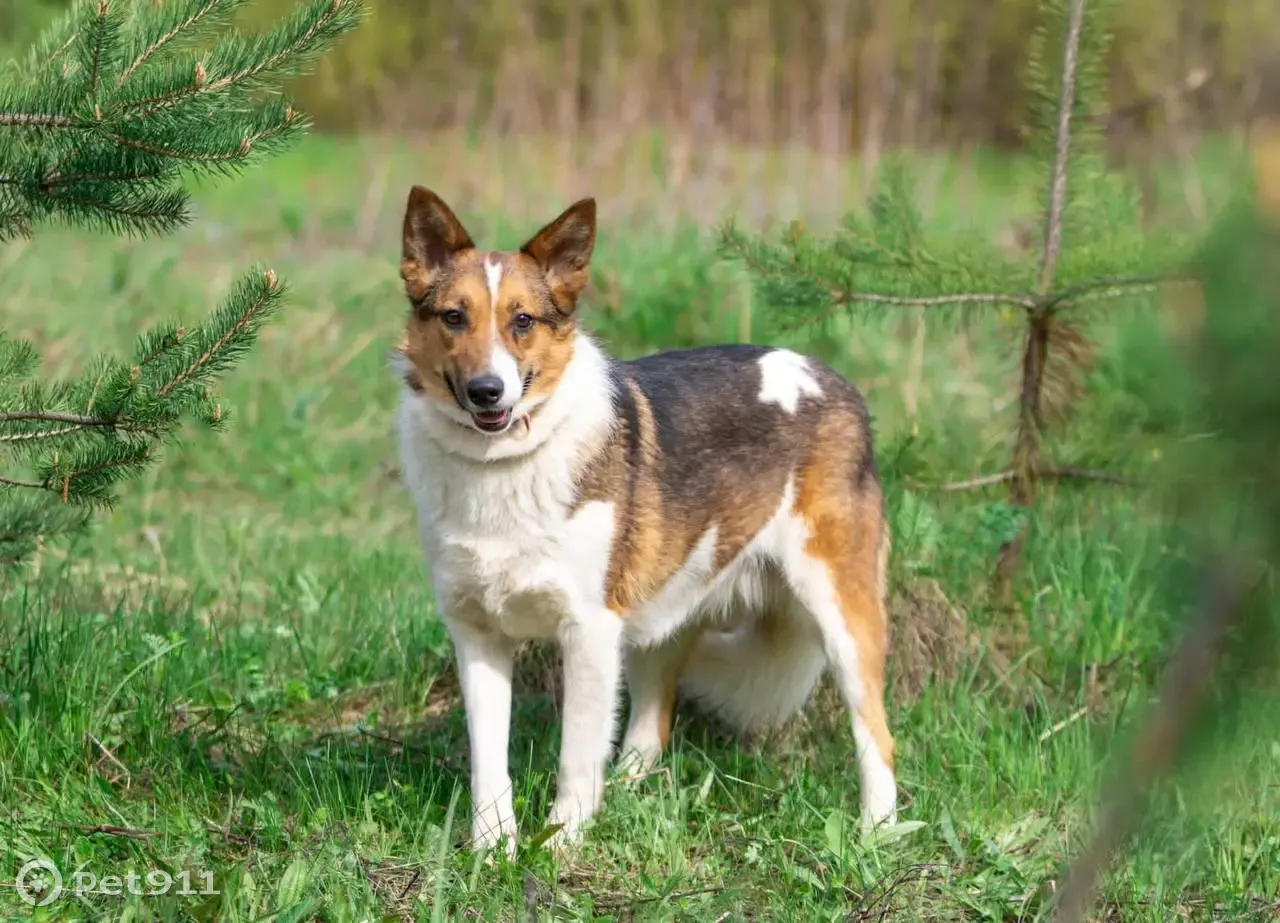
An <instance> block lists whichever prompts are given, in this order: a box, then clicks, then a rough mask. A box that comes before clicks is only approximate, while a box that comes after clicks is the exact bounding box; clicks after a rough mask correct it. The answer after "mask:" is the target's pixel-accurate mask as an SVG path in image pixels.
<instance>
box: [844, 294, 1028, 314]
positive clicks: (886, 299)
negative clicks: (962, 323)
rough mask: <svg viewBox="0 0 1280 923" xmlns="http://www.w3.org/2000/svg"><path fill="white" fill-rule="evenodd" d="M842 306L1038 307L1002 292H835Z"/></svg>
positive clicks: (1022, 297)
mask: <svg viewBox="0 0 1280 923" xmlns="http://www.w3.org/2000/svg"><path fill="white" fill-rule="evenodd" d="M833 295H834V298H835V299H836V301H837V302H838V303H839V304H841V305H852V304H858V303H866V304H887V305H897V306H900V307H904V308H911V307H921V308H937V307H943V306H946V305H956V304H984V305H1012V306H1014V307H1019V308H1026V309H1028V310H1030V309H1032V308H1034V307H1036V300H1035V299H1034V298H1032V297H1030V296H1029V295H1019V294H1016V293H1012V294H1002V293H1000V292H957V293H956V294H954V295H922V296H909V295H880V294H877V293H875V292H835V293H833Z"/></svg>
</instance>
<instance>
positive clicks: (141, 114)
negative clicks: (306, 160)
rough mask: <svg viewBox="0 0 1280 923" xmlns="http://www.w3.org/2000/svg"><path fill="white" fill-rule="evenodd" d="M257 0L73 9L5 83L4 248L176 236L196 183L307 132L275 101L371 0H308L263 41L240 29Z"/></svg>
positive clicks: (108, 2)
mask: <svg viewBox="0 0 1280 923" xmlns="http://www.w3.org/2000/svg"><path fill="white" fill-rule="evenodd" d="M246 2H247V0H171V2H169V3H166V4H164V5H159V4H157V5H140V6H137V7H135V8H134V9H133V11H132V15H126V4H124V3H123V2H122V0H114V2H112V0H95V2H93V3H91V4H89V5H85V4H82V3H78V4H76V5H74V6H73V7H72V8H71V9H70V11H69V12H68V14H67V16H66V17H65V18H64V20H63V21H62V22H60V23H59V24H58V25H57V26H56V27H54V28H53V29H51V30H50V31H49V33H47V35H46V36H45V37H44V38H42V40H41V42H40V43H39V46H38V47H39V48H40V49H43V50H45V52H46V54H47V55H54V56H56V55H58V54H64V55H65V53H66V52H67V51H72V52H74V54H73V55H72V56H71V57H66V58H65V60H64V63H63V66H62V67H61V68H60V69H59V70H57V71H50V70H48V69H47V68H46V66H45V65H46V64H47V58H46V57H45V56H41V55H39V53H36V54H33V55H32V58H31V59H30V60H29V61H28V66H27V70H26V72H25V74H23V75H21V77H20V79H19V80H18V81H17V82H15V83H14V84H12V85H11V86H0V174H2V175H3V183H2V185H3V189H4V197H3V198H0V239H7V238H9V237H11V236H14V235H19V234H23V235H25V234H28V233H30V231H31V228H32V227H34V226H38V225H39V224H41V223H44V222H48V221H55V220H62V221H66V222H70V223H75V224H84V223H88V224H96V225H98V226H101V227H105V228H106V229H108V230H110V231H112V232H117V233H123V232H129V233H135V232H136V233H142V234H151V233H166V232H168V231H171V230H173V229H175V228H177V227H179V226H182V225H184V224H185V223H187V221H188V220H189V212H188V202H189V194H188V192H187V190H186V189H185V188H184V187H183V185H182V182H181V181H182V179H183V178H184V176H185V175H188V174H198V173H201V172H204V173H209V172H214V173H218V174H221V175H230V174H232V173H235V172H236V171H238V170H240V169H242V168H243V167H245V166H247V165H248V164H250V163H251V162H253V159H254V158H255V157H258V156H260V155H263V154H269V153H271V152H273V151H276V150H279V149H280V148H281V147H282V146H283V145H284V144H286V143H288V142H289V141H290V140H292V139H294V138H296V137H297V136H298V135H299V134H300V133H301V132H302V131H303V130H304V129H305V127H306V120H305V118H303V117H302V116H301V115H300V114H299V113H298V112H296V111H295V110H294V109H293V108H292V107H291V106H290V105H289V104H288V102H287V101H286V100H281V99H279V98H278V97H272V96H266V95H264V94H263V93H262V92H261V91H263V90H273V89H275V88H276V86H275V85H276V84H278V83H279V81H281V80H282V79H283V78H285V77H287V76H289V75H292V74H295V73H300V72H301V71H302V70H303V69H304V66H305V65H307V64H308V63H309V62H310V61H312V60H313V59H314V58H315V57H316V56H317V55H318V54H320V53H322V52H323V51H324V50H325V49H326V48H328V47H329V46H330V45H331V44H332V43H333V42H334V41H336V40H337V39H338V38H339V37H341V36H342V35H344V34H345V33H346V32H348V31H350V30H351V29H353V28H355V27H356V26H357V25H359V23H360V22H361V21H362V19H363V17H364V15H365V13H366V12H367V7H366V5H365V4H364V2H363V0H302V2H300V3H299V5H298V6H296V7H295V8H294V10H293V11H292V13H291V14H290V15H289V16H287V17H286V18H285V19H284V21H282V22H281V23H279V24H278V25H277V26H275V27H274V28H273V29H271V30H269V31H268V32H267V33H266V34H263V35H243V34H240V33H238V32H235V31H234V30H232V31H228V32H226V33H225V34H223V35H219V36H216V37H215V39H214V41H213V42H212V43H211V44H210V47H208V48H206V49H203V50H200V49H192V48H190V47H189V46H190V44H191V42H192V40H193V39H194V38H196V37H197V36H200V35H203V34H204V33H205V32H207V31H209V30H210V29H212V28H214V27H220V26H222V25H229V24H230V21H231V16H232V14H233V13H234V12H235V10H236V9H238V8H239V7H241V6H243V5H244V3H246Z"/></svg>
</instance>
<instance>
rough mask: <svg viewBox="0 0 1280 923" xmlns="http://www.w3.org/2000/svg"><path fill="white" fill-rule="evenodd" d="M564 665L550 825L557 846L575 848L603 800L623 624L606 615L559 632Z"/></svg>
mask: <svg viewBox="0 0 1280 923" xmlns="http://www.w3.org/2000/svg"><path fill="white" fill-rule="evenodd" d="M559 640H560V652H561V660H562V662H563V665H564V703H563V706H562V708H561V711H562V714H563V721H562V724H561V739H560V775H559V778H558V779H557V780H556V798H555V802H554V803H553V804H552V806H551V814H550V816H549V817H548V818H547V823H548V824H561V825H563V826H562V827H561V829H560V830H559V831H558V832H557V833H556V834H555V841H554V843H556V844H560V845H564V844H570V843H576V842H577V841H578V840H579V839H580V838H581V835H582V831H581V828H582V825H583V824H584V823H586V822H587V821H588V820H590V819H591V816H592V815H593V814H594V813H595V812H596V809H597V808H599V807H600V802H601V801H602V800H603V798H604V775H605V767H606V765H607V763H608V761H609V755H610V752H611V751H612V749H613V732H614V726H615V718H616V713H617V700H618V687H619V685H620V682H621V676H620V674H621V669H622V620H621V619H620V618H618V617H617V616H616V615H614V614H613V613H612V612H610V611H608V610H599V611H596V612H594V613H591V614H589V615H587V616H585V617H581V618H576V619H572V620H570V621H566V622H565V623H564V624H563V625H562V626H561V628H560V631H559Z"/></svg>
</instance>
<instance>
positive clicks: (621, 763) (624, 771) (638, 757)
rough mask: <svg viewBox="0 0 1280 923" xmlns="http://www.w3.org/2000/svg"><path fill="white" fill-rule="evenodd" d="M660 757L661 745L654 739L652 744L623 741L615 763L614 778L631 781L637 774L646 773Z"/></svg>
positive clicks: (656, 763)
mask: <svg viewBox="0 0 1280 923" xmlns="http://www.w3.org/2000/svg"><path fill="white" fill-rule="evenodd" d="M661 758H662V746H661V744H658V743H657V742H656V741H655V742H654V743H653V744H648V743H645V742H639V743H628V742H624V743H623V746H622V754H621V755H620V756H619V757H618V761H617V763H616V764H615V772H616V778H617V779H618V780H619V781H632V780H633V779H634V778H635V777H637V776H643V775H646V774H648V773H649V772H650V771H652V769H653V767H654V766H656V765H658V760H660V759H661Z"/></svg>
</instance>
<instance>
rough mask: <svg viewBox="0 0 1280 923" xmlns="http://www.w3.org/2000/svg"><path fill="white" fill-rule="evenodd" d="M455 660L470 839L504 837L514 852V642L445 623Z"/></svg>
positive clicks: (477, 843)
mask: <svg viewBox="0 0 1280 923" xmlns="http://www.w3.org/2000/svg"><path fill="white" fill-rule="evenodd" d="M449 631H450V633H451V634H452V635H453V646H454V651H455V653H456V655H457V658H458V677H459V680H460V682H461V684H462V700H463V707H464V708H465V709H466V713H467V737H468V739H469V742H470V745H471V811H472V813H471V838H472V845H473V846H474V847H475V848H489V847H492V846H495V845H497V843H498V841H499V840H500V839H502V837H504V836H505V837H506V838H507V842H506V853H507V855H508V856H514V855H515V852H516V815H515V809H514V807H513V804H512V797H511V776H510V773H509V770H508V767H507V743H508V740H509V738H510V735H511V670H512V664H513V663H514V660H515V646H514V645H513V644H512V643H511V642H510V641H509V640H508V639H507V638H504V637H502V636H501V635H497V634H494V633H491V632H487V631H482V630H480V629H478V628H476V627H473V626H471V625H467V624H465V623H459V624H449Z"/></svg>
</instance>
